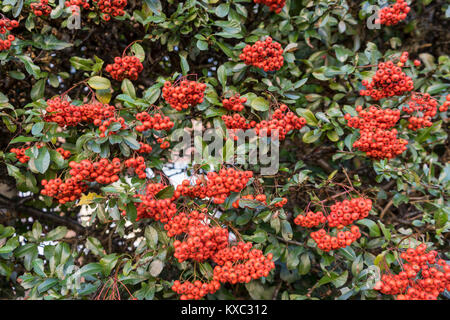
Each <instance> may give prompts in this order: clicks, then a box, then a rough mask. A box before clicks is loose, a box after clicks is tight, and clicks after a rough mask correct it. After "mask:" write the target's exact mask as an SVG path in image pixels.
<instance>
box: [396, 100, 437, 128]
mask: <svg viewBox="0 0 450 320" xmlns="http://www.w3.org/2000/svg"><path fill="white" fill-rule="evenodd" d="M437 105H438V102H437V100H435V99H433V98H432V97H431V96H430V95H429V94H428V93H425V94H421V93H418V92H413V94H412V95H411V100H410V101H409V102H408V105H406V106H404V107H403V111H404V112H406V113H407V114H412V113H415V116H411V117H409V119H408V122H409V124H408V129H411V130H413V131H416V130H417V129H421V128H425V127H431V125H432V124H433V123H432V122H431V118H433V117H434V116H435V115H436V113H437V109H438V108H437Z"/></svg>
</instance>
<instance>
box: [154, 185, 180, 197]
mask: <svg viewBox="0 0 450 320" xmlns="http://www.w3.org/2000/svg"><path fill="white" fill-rule="evenodd" d="M174 192H175V188H174V187H173V186H167V187H165V188H164V189H162V190H160V191H159V192H158V193H157V194H156V195H155V198H156V199H170V198H172V197H173V194H174Z"/></svg>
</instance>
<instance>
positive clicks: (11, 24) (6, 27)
mask: <svg viewBox="0 0 450 320" xmlns="http://www.w3.org/2000/svg"><path fill="white" fill-rule="evenodd" d="M18 26H19V22H17V20H10V19H8V18H5V17H3V18H1V19H0V34H3V35H4V34H6V32H7V31H11V30H12V29H14V28H17V27H18ZM15 39H16V37H15V36H14V35H13V34H8V35H7V36H6V39H4V40H2V39H0V51H3V50H9V48H11V42H13V41H14V40H15Z"/></svg>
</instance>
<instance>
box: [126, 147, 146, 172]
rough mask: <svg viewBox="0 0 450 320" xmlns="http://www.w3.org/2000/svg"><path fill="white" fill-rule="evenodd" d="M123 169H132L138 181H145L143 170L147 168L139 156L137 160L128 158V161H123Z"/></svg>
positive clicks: (142, 158)
mask: <svg viewBox="0 0 450 320" xmlns="http://www.w3.org/2000/svg"><path fill="white" fill-rule="evenodd" d="M149 147H150V146H149ZM141 148H142V147H141ZM150 150H151V147H150ZM125 167H127V168H133V169H134V172H136V174H137V175H138V177H139V179H145V178H146V177H147V174H146V173H145V169H147V167H146V165H145V159H144V157H141V156H139V157H137V158H130V159H127V160H125Z"/></svg>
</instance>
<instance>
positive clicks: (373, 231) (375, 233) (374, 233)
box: [356, 219, 381, 237]
mask: <svg viewBox="0 0 450 320" xmlns="http://www.w3.org/2000/svg"><path fill="white" fill-rule="evenodd" d="M356 223H357V224H361V225H363V226H366V227H367V228H369V231H370V236H371V237H379V236H381V232H380V228H378V226H377V224H376V223H375V222H373V221H372V220H369V219H362V220H359V221H357V222H356Z"/></svg>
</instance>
